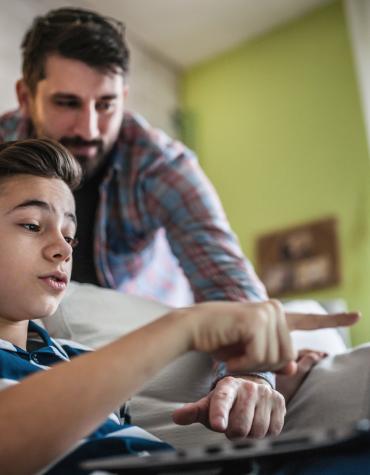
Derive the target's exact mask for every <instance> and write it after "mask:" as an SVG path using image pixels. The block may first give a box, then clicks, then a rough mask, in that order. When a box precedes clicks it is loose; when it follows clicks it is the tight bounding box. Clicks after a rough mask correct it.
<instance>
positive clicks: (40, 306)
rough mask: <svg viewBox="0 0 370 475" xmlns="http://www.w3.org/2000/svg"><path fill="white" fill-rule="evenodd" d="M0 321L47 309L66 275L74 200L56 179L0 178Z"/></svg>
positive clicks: (51, 308)
mask: <svg viewBox="0 0 370 475" xmlns="http://www.w3.org/2000/svg"><path fill="white" fill-rule="evenodd" d="M0 226H1V228H0V229H1V238H0V320H6V321H12V322H17V321H21V320H30V319H33V318H42V317H45V316H48V315H50V314H52V313H53V312H54V311H55V310H56V308H57V306H58V304H59V302H60V300H61V298H62V296H63V294H64V291H65V289H66V287H67V284H68V282H69V280H70V275H71V266H72V247H71V243H72V240H73V238H74V236H75V232H76V218H75V204H74V199H73V196H72V193H71V191H70V189H69V188H68V186H67V185H66V184H65V183H64V182H63V181H62V180H59V179H56V178H40V177H35V176H31V175H17V176H15V177H11V178H8V179H5V180H3V181H0Z"/></svg>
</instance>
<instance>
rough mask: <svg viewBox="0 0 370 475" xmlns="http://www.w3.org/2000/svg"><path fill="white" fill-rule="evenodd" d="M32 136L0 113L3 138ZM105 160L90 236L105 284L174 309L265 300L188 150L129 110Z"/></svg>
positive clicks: (17, 118) (14, 117)
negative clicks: (202, 303) (192, 303)
mask: <svg viewBox="0 0 370 475" xmlns="http://www.w3.org/2000/svg"><path fill="white" fill-rule="evenodd" d="M32 134H33V132H32V125H31V123H30V121H29V120H26V119H25V118H23V117H22V115H21V113H20V112H19V111H13V112H9V113H7V114H5V115H3V116H2V117H0V141H9V140H17V139H24V138H27V137H30V136H32ZM110 158H111V161H110V164H111V166H110V167H109V169H108V172H107V175H106V176H105V178H104V179H103V182H102V183H101V186H100V203H99V205H98V210H97V218H96V223H95V234H94V240H95V241H94V258H95V266H96V270H97V275H98V278H99V281H100V283H101V285H102V286H104V287H110V288H114V289H119V290H122V291H124V292H128V293H134V294H137V295H141V296H145V297H149V298H154V299H156V300H160V301H162V302H164V303H166V304H169V305H174V306H181V305H185V304H187V303H190V301H191V300H192V298H194V300H195V301H205V300H243V299H254V300H260V299H264V298H265V297H266V293H265V289H264V287H263V285H262V284H261V282H260V281H259V280H258V278H257V276H256V274H255V273H254V270H253V268H252V265H251V264H250V263H249V262H248V261H247V260H246V259H245V257H244V256H243V253H242V251H241V249H240V246H239V244H238V241H237V239H236V237H235V235H234V234H233V233H232V231H231V229H230V226H229V223H228V221H227V219H226V216H225V213H224V211H223V209H222V206H221V204H220V201H219V199H218V197H217V194H216V192H215V190H214V188H213V187H212V185H211V184H210V182H209V181H208V179H207V178H206V176H205V175H204V173H203V171H202V170H201V168H200V166H199V164H198V161H197V159H196V157H195V156H194V154H193V153H192V152H191V151H190V150H189V149H187V148H186V147H185V146H184V145H183V144H181V143H180V142H176V141H173V140H171V139H170V138H169V137H168V136H167V135H166V134H165V133H163V132H162V131H159V130H156V129H153V128H151V127H150V126H149V124H148V123H147V122H146V121H145V120H144V119H143V118H142V117H140V116H138V115H133V114H130V113H126V114H125V117H124V120H123V123H122V127H121V131H120V134H119V137H118V139H117V142H116V144H115V147H114V148H113V152H112V156H111V157H110ZM185 276H186V278H185ZM188 282H190V286H191V291H192V293H191V292H190V288H189V284H188ZM192 294H193V295H192Z"/></svg>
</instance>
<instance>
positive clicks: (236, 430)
mask: <svg viewBox="0 0 370 475" xmlns="http://www.w3.org/2000/svg"><path fill="white" fill-rule="evenodd" d="M247 435H248V433H247V430H246V428H245V427H243V425H242V424H237V425H235V424H234V425H233V427H231V428H230V429H228V430H227V431H226V437H227V438H228V439H230V440H234V439H241V438H244V437H247Z"/></svg>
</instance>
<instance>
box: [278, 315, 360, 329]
mask: <svg viewBox="0 0 370 475" xmlns="http://www.w3.org/2000/svg"><path fill="white" fill-rule="evenodd" d="M359 318H360V314H359V313H358V312H348V313H332V314H328V315H322V314H311V313H290V312H287V313H286V320H287V323H288V327H289V330H290V331H292V330H317V329H319V328H334V327H347V326H350V325H353V324H354V323H356V322H357V321H358V320H359Z"/></svg>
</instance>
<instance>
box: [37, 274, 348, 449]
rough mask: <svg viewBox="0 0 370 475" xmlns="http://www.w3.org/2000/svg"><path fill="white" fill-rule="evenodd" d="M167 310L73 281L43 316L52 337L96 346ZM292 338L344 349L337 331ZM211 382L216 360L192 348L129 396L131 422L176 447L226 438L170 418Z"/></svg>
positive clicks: (304, 305) (303, 344)
mask: <svg viewBox="0 0 370 475" xmlns="http://www.w3.org/2000/svg"><path fill="white" fill-rule="evenodd" d="M287 307H288V309H289V310H291V311H300V312H310V313H323V312H324V311H323V309H322V307H320V306H319V305H318V304H317V303H316V302H313V301H296V302H294V303H292V304H289V305H287ZM168 310H169V307H167V306H165V305H163V304H161V303H159V302H154V301H150V300H145V299H143V298H141V297H136V296H133V295H124V294H121V293H119V292H117V291H114V290H109V289H103V288H99V287H96V286H94V285H90V284H78V283H75V282H73V283H71V285H70V288H69V291H68V294H67V295H66V296H65V298H64V299H63V301H62V303H61V305H60V306H59V308H58V310H57V311H56V313H55V314H54V315H53V316H51V317H49V318H47V319H45V320H44V324H45V326H46V328H47V329H48V331H49V332H50V334H51V335H52V336H54V337H59V338H67V339H72V340H75V341H77V342H79V343H82V344H84V345H87V346H90V347H92V348H98V347H99V346H102V345H103V344H106V343H108V342H109V341H111V340H113V339H116V338H118V337H119V336H120V335H122V334H125V333H127V332H129V331H132V330H134V329H135V328H138V327H140V326H142V325H145V324H146V323H149V322H150V321H152V320H154V319H155V318H158V317H159V316H161V315H163V314H165V313H166V312H167V311H168ZM293 338H294V340H295V342H296V346H297V348H316V349H319V350H325V351H327V352H329V353H332V354H336V353H338V352H341V351H343V349H345V347H344V343H343V340H342V339H341V337H340V336H339V334H338V333H337V331H336V330H333V329H332V330H317V331H314V332H294V335H293ZM212 382H213V374H212V360H211V358H210V357H209V356H208V355H205V354H201V353H196V352H192V353H188V354H187V355H184V356H182V357H181V358H178V359H177V360H176V361H174V362H172V363H171V364H170V365H168V366H167V367H166V368H164V369H163V370H162V371H161V372H160V373H159V374H157V376H155V377H154V378H153V379H152V380H151V381H149V382H148V383H147V384H146V385H145V387H144V388H143V389H142V390H141V391H140V392H139V393H138V394H137V395H136V396H135V397H133V398H132V399H131V401H130V412H131V415H132V418H133V422H134V423H135V424H137V425H139V426H141V427H143V428H145V429H146V430H148V431H150V432H152V433H153V434H155V435H157V436H158V437H160V438H162V439H164V440H166V441H168V442H170V443H172V444H173V445H174V446H176V447H178V448H189V447H191V446H193V445H194V444H202V445H207V444H211V443H217V442H222V441H224V440H225V437H224V435H222V434H218V433H215V432H211V431H209V430H207V429H205V428H204V427H203V426H201V425H200V424H193V425H191V426H186V427H181V426H176V425H175V424H174V423H173V422H172V419H171V414H172V412H173V411H174V410H175V409H176V408H177V407H180V406H181V405H182V404H183V403H185V402H190V401H196V400H197V399H199V398H200V397H202V396H203V395H205V394H207V393H208V391H209V389H210V387H211V385H212Z"/></svg>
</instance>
